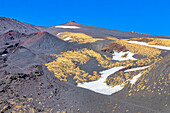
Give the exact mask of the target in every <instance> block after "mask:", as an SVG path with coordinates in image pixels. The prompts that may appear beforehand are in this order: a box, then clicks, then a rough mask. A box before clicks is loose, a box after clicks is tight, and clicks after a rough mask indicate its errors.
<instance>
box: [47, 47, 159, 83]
mask: <svg viewBox="0 0 170 113" xmlns="http://www.w3.org/2000/svg"><path fill="white" fill-rule="evenodd" d="M53 56H56V60H54V61H52V62H50V63H47V64H45V65H46V66H47V68H48V70H49V71H51V72H54V74H55V76H56V77H57V78H58V79H59V80H61V81H67V78H68V76H72V75H73V76H74V78H73V79H75V80H76V82H77V83H83V82H86V81H88V80H92V81H94V80H98V79H99V78H100V75H99V74H98V72H97V71H95V70H94V71H93V74H92V75H90V74H89V73H87V72H86V71H84V70H81V69H80V67H79V66H78V65H77V64H76V63H79V64H80V65H83V64H86V63H87V62H88V61H89V60H90V57H93V58H95V59H96V60H97V61H98V65H100V66H101V67H103V68H112V67H117V66H124V67H130V66H133V67H134V66H136V67H137V66H143V65H148V64H151V63H153V62H156V61H158V60H160V59H161V58H160V57H152V58H144V59H140V60H137V61H135V62H134V61H133V60H127V61H122V62H119V61H117V62H113V61H111V58H110V57H107V56H106V55H103V56H104V57H103V56H102V55H101V54H100V53H98V52H96V51H94V50H91V49H87V48H84V49H80V50H74V51H67V52H64V53H61V54H59V55H55V54H54V55H53Z"/></svg>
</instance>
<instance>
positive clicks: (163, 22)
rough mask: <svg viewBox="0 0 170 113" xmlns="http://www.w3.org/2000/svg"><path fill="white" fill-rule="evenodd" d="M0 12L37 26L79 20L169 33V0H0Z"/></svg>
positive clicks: (115, 26) (166, 34)
mask: <svg viewBox="0 0 170 113" xmlns="http://www.w3.org/2000/svg"><path fill="white" fill-rule="evenodd" d="M0 16H2V17H8V18H14V19H17V20H19V21H22V22H27V23H30V24H34V25H38V26H54V25H58V24H63V23H66V22H69V21H76V22H78V23H80V24H84V25H91V26H98V27H103V28H109V29H115V30H122V31H136V32H141V33H147V34H154V35H163V36H170V0H0Z"/></svg>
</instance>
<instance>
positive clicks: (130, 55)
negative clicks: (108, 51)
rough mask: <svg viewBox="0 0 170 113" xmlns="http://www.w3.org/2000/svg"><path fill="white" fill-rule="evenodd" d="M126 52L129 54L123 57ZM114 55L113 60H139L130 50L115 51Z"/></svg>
mask: <svg viewBox="0 0 170 113" xmlns="http://www.w3.org/2000/svg"><path fill="white" fill-rule="evenodd" d="M125 54H127V56H126V57H122V56H123V55H125ZM112 55H113V58H112V60H118V61H124V60H137V59H136V58H134V57H133V55H134V53H131V52H130V51H126V52H123V51H121V52H119V53H118V52H116V51H114V53H113V54H112Z"/></svg>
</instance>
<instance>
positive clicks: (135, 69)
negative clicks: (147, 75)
mask: <svg viewBox="0 0 170 113" xmlns="http://www.w3.org/2000/svg"><path fill="white" fill-rule="evenodd" d="M148 67H149V66H143V67H137V68H132V69H128V70H125V71H124V72H130V71H137V70H142V69H146V68H148Z"/></svg>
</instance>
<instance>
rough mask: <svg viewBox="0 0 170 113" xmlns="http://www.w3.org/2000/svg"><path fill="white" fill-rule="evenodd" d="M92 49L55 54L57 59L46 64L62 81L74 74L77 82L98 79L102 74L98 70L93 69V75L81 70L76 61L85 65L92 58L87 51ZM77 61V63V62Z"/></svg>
mask: <svg viewBox="0 0 170 113" xmlns="http://www.w3.org/2000/svg"><path fill="white" fill-rule="evenodd" d="M88 51H90V50H87V49H82V50H77V51H67V52H64V53H61V54H59V55H55V56H56V57H57V59H56V60H55V61H53V62H50V63H47V64H45V65H46V66H47V68H48V70H49V71H52V72H54V74H55V76H56V77H57V78H58V79H60V80H61V81H67V78H68V76H72V75H74V78H73V79H76V82H77V83H82V82H86V81H87V80H97V79H99V78H100V76H99V75H98V74H97V71H93V75H90V74H89V73H87V72H85V71H84V70H81V69H80V68H79V66H77V64H76V63H80V65H83V64H85V63H87V62H88V61H89V60H90V57H89V56H88V55H87V52H88ZM75 62H76V63H75Z"/></svg>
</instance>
